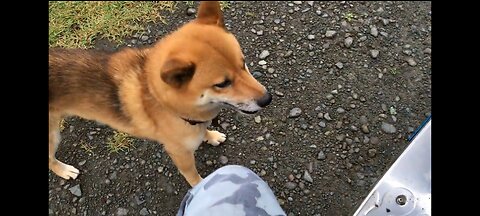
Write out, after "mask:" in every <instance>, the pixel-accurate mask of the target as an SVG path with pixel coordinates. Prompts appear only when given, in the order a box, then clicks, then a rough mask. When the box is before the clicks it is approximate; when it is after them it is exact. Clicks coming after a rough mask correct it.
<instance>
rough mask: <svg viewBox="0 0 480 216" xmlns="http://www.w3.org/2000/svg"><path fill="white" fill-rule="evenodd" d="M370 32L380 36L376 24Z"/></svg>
mask: <svg viewBox="0 0 480 216" xmlns="http://www.w3.org/2000/svg"><path fill="white" fill-rule="evenodd" d="M370 34H371V35H373V36H374V37H377V36H378V29H377V27H376V26H372V27H370Z"/></svg>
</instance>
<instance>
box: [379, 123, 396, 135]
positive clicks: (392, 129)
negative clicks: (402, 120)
mask: <svg viewBox="0 0 480 216" xmlns="http://www.w3.org/2000/svg"><path fill="white" fill-rule="evenodd" d="M382 130H383V132H385V133H389V134H392V133H395V132H397V129H396V128H395V126H393V125H392V124H389V123H386V122H382Z"/></svg>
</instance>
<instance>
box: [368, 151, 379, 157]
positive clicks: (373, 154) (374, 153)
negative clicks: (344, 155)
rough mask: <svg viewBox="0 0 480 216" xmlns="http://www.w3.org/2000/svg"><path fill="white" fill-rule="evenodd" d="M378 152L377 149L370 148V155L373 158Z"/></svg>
mask: <svg viewBox="0 0 480 216" xmlns="http://www.w3.org/2000/svg"><path fill="white" fill-rule="evenodd" d="M376 154H377V150H376V149H369V150H368V156H369V157H371V158H373V157H375V155H376Z"/></svg>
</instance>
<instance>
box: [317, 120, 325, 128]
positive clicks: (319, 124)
mask: <svg viewBox="0 0 480 216" xmlns="http://www.w3.org/2000/svg"><path fill="white" fill-rule="evenodd" d="M318 126H320V127H322V128H324V127H326V126H327V124H326V123H325V122H324V121H321V122H319V123H318Z"/></svg>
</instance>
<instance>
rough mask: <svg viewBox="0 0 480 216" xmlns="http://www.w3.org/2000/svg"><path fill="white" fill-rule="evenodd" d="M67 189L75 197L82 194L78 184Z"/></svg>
mask: <svg viewBox="0 0 480 216" xmlns="http://www.w3.org/2000/svg"><path fill="white" fill-rule="evenodd" d="M68 190H69V191H70V193H72V194H73V195H75V196H77V197H80V196H82V190H81V189H80V185H78V184H77V185H75V186H73V187H71V188H69V189H68Z"/></svg>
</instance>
